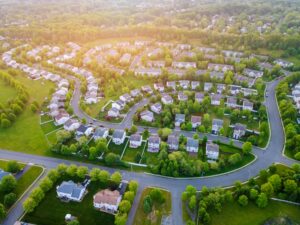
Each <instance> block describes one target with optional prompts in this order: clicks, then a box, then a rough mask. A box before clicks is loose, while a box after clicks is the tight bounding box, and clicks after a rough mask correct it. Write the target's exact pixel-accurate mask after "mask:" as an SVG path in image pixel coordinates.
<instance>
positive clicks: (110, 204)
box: [93, 189, 122, 214]
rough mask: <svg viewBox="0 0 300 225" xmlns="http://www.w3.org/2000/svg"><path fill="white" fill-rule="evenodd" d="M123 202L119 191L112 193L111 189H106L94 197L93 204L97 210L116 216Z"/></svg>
mask: <svg viewBox="0 0 300 225" xmlns="http://www.w3.org/2000/svg"><path fill="white" fill-rule="evenodd" d="M121 200H122V195H121V194H120V192H119V191H118V190H114V191H111V190H109V189H104V190H101V191H99V192H98V193H96V194H95V195H94V197H93V204H94V208H95V209H98V210H100V211H103V212H106V213H110V214H116V213H117V212H118V207H119V204H120V202H121Z"/></svg>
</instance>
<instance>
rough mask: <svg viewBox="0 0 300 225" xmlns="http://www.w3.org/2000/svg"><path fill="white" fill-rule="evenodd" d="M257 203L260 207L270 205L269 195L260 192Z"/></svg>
mask: <svg viewBox="0 0 300 225" xmlns="http://www.w3.org/2000/svg"><path fill="white" fill-rule="evenodd" d="M256 205H257V206H258V207H259V208H265V207H267V205H268V197H267V195H266V194H265V193H260V194H259V195H258V198H257V199H256Z"/></svg>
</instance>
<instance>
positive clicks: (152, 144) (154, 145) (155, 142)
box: [148, 135, 160, 152]
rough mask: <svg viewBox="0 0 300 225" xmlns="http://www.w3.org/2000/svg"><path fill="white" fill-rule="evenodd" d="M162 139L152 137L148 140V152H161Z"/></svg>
mask: <svg viewBox="0 0 300 225" xmlns="http://www.w3.org/2000/svg"><path fill="white" fill-rule="evenodd" d="M159 147H160V137H159V136H158V135H151V136H150V137H149V138H148V152H159Z"/></svg>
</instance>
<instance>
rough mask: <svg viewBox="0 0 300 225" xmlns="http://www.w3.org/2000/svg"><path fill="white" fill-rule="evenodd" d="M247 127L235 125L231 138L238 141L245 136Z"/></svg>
mask: <svg viewBox="0 0 300 225" xmlns="http://www.w3.org/2000/svg"><path fill="white" fill-rule="evenodd" d="M246 130H247V127H246V125H244V124H241V123H237V124H235V125H234V128H233V138H234V139H240V138H241V137H243V136H244V135H245V134H246Z"/></svg>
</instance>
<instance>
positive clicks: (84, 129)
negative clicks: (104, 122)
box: [76, 124, 94, 136]
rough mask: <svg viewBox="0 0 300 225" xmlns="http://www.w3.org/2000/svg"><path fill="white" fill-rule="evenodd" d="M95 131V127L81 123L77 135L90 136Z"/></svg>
mask: <svg viewBox="0 0 300 225" xmlns="http://www.w3.org/2000/svg"><path fill="white" fill-rule="evenodd" d="M93 131H94V128H93V127H89V126H86V125H83V124H81V125H80V126H79V127H78V129H77V130H76V135H77V136H83V135H85V136H90V135H91V134H92V133H93Z"/></svg>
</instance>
